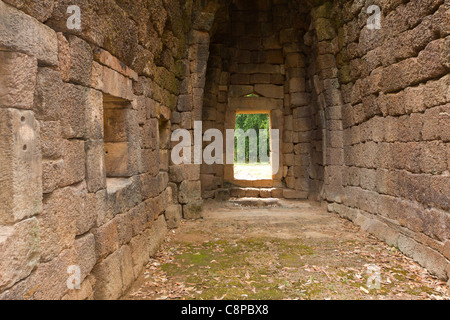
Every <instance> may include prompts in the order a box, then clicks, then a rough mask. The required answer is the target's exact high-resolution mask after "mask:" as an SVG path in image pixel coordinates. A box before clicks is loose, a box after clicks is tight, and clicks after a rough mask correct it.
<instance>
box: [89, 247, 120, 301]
mask: <svg viewBox="0 0 450 320" xmlns="http://www.w3.org/2000/svg"><path fill="white" fill-rule="evenodd" d="M93 275H94V276H95V278H96V280H97V283H96V286H95V292H94V297H95V299H97V300H114V299H118V298H119V297H120V296H121V295H122V287H123V282H122V270H121V256H120V251H116V252H114V253H113V254H111V255H110V256H109V257H107V258H106V259H105V260H103V261H102V262H100V263H98V264H97V265H96V266H95V268H94V270H93Z"/></svg>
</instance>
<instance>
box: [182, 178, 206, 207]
mask: <svg viewBox="0 0 450 320" xmlns="http://www.w3.org/2000/svg"><path fill="white" fill-rule="evenodd" d="M201 193H202V187H201V183H200V181H183V182H182V183H181V185H180V191H179V194H178V198H179V201H180V203H182V204H187V203H190V202H193V201H196V200H200V199H201Z"/></svg>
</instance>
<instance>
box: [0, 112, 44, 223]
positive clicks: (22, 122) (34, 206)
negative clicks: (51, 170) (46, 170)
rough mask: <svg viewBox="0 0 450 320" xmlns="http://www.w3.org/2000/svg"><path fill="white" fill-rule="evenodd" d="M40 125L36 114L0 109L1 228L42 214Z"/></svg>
mask: <svg viewBox="0 0 450 320" xmlns="http://www.w3.org/2000/svg"><path fill="white" fill-rule="evenodd" d="M41 162H42V158H41V153H40V143H39V125H38V122H37V121H36V120H35V119H34V116H33V112H31V111H26V110H24V111H21V110H17V109H0V163H1V167H0V181H2V183H1V187H0V189H1V192H0V203H2V205H1V206H0V224H9V223H12V222H15V221H19V220H22V219H24V218H26V217H30V216H33V215H35V214H37V213H39V212H41V210H42V164H41Z"/></svg>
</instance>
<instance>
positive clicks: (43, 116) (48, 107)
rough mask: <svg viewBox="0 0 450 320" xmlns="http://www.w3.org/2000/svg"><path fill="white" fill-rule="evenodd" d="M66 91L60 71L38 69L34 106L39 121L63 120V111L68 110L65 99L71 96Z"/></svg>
mask: <svg viewBox="0 0 450 320" xmlns="http://www.w3.org/2000/svg"><path fill="white" fill-rule="evenodd" d="M65 89H67V87H65V86H64V83H63V82H62V80H61V76H60V74H59V72H58V71H56V70H53V69H50V68H39V69H38V73H37V78H36V91H35V93H34V106H33V110H34V111H35V113H36V118H37V119H39V120H46V121H59V120H60V119H61V118H63V117H62V116H63V114H64V112H63V110H64V109H66V108H67V106H66V104H67V101H66V100H65V99H64V98H65V97H66V96H67V95H68V94H69V93H66V92H65V91H64V90H65ZM61 106H63V107H64V108H61ZM64 111H66V110H64ZM64 116H65V117H66V116H68V115H67V114H65V115H64ZM77 116H78V117H79V116H80V115H77Z"/></svg>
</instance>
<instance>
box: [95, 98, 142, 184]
mask: <svg viewBox="0 0 450 320" xmlns="http://www.w3.org/2000/svg"><path fill="white" fill-rule="evenodd" d="M103 112H104V114H103V119H104V137H103V141H104V148H105V167H106V177H107V178H128V177H131V176H133V175H136V174H137V173H138V170H137V169H138V168H137V163H138V161H137V160H138V144H137V143H136V142H134V141H137V139H138V134H137V133H136V132H135V131H136V130H138V123H137V117H136V116H137V115H136V111H135V110H133V109H132V108H131V102H130V101H127V100H124V99H120V98H116V97H113V96H110V95H106V94H105V95H103ZM137 132H138V131H137Z"/></svg>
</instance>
